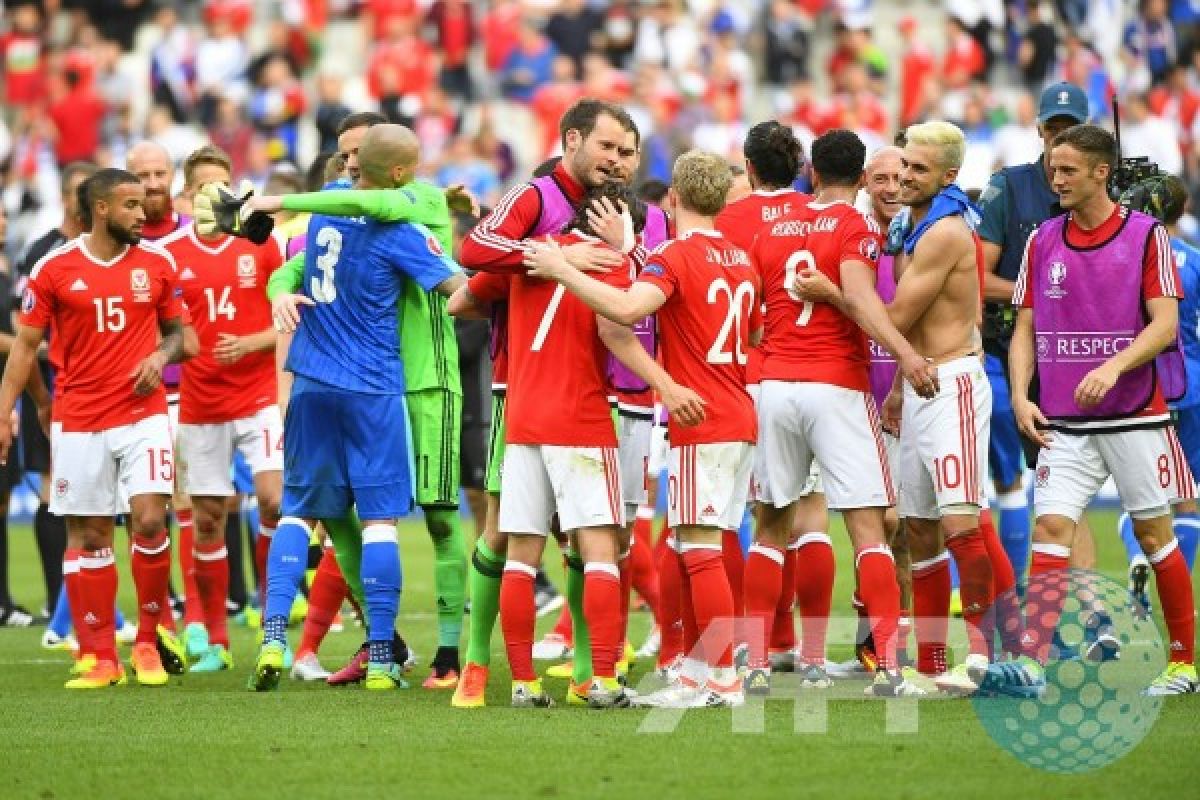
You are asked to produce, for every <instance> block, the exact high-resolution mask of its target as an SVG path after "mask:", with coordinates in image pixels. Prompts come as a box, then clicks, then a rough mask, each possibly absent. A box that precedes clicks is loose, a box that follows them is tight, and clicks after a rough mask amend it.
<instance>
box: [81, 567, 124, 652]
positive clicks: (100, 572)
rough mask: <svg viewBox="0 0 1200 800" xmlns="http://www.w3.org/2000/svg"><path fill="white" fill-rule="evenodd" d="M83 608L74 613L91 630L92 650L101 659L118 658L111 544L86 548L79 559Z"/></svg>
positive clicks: (114, 573) (114, 576)
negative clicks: (109, 545) (93, 548)
mask: <svg viewBox="0 0 1200 800" xmlns="http://www.w3.org/2000/svg"><path fill="white" fill-rule="evenodd" d="M78 583H79V610H78V611H75V609H72V616H73V617H75V618H76V619H77V621H78V623H79V630H80V631H83V630H84V629H85V628H86V629H87V638H88V640H89V641H90V643H91V647H92V652H93V653H95V655H96V658H97V659H98V660H100V661H112V662H116V661H117V630H116V613H115V609H116V607H117V565H116V561H115V560H114V559H113V551H112V548H111V547H105V548H103V549H101V550H84V551H82V554H81V557H80V559H79V576H78Z"/></svg>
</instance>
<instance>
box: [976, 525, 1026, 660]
mask: <svg viewBox="0 0 1200 800" xmlns="http://www.w3.org/2000/svg"><path fill="white" fill-rule="evenodd" d="M979 532H980V533H982V534H983V545H984V547H985V548H987V554H988V560H989V561H991V562H992V596H993V598H994V603H995V608H994V617H995V623H994V624H995V626H996V627H997V628H998V629H999V631H1000V642H1001V646H1002V647H1003V648H1004V652H1005V653H1007V654H1009V655H1011V656H1017V655H1020V654H1021V653H1022V652H1023V647H1022V645H1021V628H1022V625H1021V598H1019V597H1018V596H1017V589H1016V587H1017V575H1016V573H1015V572H1014V571H1013V566H1012V562H1011V561H1009V560H1008V554H1007V553H1006V552H1004V544H1003V543H1002V542H1001V541H1000V534H998V533H997V532H996V526H995V525H994V524H993V522H992V512H991V510H990V509H986V508H985V509H983V511H982V512H980V514H979Z"/></svg>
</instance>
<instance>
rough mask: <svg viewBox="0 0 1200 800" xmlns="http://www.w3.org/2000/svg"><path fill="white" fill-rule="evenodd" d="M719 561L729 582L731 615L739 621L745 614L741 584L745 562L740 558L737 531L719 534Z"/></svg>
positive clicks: (740, 546) (740, 550)
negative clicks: (722, 563)
mask: <svg viewBox="0 0 1200 800" xmlns="http://www.w3.org/2000/svg"><path fill="white" fill-rule="evenodd" d="M721 559H722V560H723V561H724V563H725V575H726V577H727V578H728V581H729V590H730V591H731V592H733V613H734V616H735V617H736V618H737V619H741V618H742V617H743V616H745V613H746V607H745V604H744V602H743V598H744V597H745V595H744V594H743V592H744V589H743V583H742V581H743V580H744V578H743V575H744V573H745V571H746V560H745V559H744V558H743V557H742V543H741V541H740V540H739V539H738V532H737V531H722V532H721Z"/></svg>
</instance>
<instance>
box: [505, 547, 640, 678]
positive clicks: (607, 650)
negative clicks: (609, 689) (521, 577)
mask: <svg viewBox="0 0 1200 800" xmlns="http://www.w3.org/2000/svg"><path fill="white" fill-rule="evenodd" d="M618 572H619V570H618V569H617V566H616V565H615V564H604V563H600V562H595V561H593V562H590V563H588V564H586V565H584V568H583V617H584V619H586V620H587V625H588V633H589V634H591V637H592V671H593V672H594V673H595V675H596V677H597V678H615V677H616V675H617V667H616V664H617V659H618V658H619V656H620V652H621V645H622V643H623V642H624V638H623V636H622V631H621V610H620V605H621V598H620V594H621V591H622V589H623V587H622V586H621V578H620V576H619V575H618ZM506 574H507V573H506ZM506 630H507V629H506Z"/></svg>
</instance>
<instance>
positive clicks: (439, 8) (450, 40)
mask: <svg viewBox="0 0 1200 800" xmlns="http://www.w3.org/2000/svg"><path fill="white" fill-rule="evenodd" d="M425 19H426V21H427V22H428V23H429V25H430V26H431V27H432V28H433V32H434V36H435V42H436V44H437V49H438V52H440V53H441V54H442V69H441V72H440V73H439V74H438V83H439V84H440V85H441V87H442V88H443V89H445V90H446V91H447V92H449V93H450V94H451V95H454V96H455V97H458V98H460V99H462V100H464V101H466V102H470V101H471V100H473V99H474V98H475V86H474V84H473V83H472V81H471V70H470V65H469V64H468V59H469V58H470V53H471V48H473V47H474V46H475V42H476V32H475V17H474V11H473V10H472V7H471V4H470V3H468V2H467V0H435V1H434V3H433V5H431V6H430V7H429V13H428V14H427V15H426V17H425Z"/></svg>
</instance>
